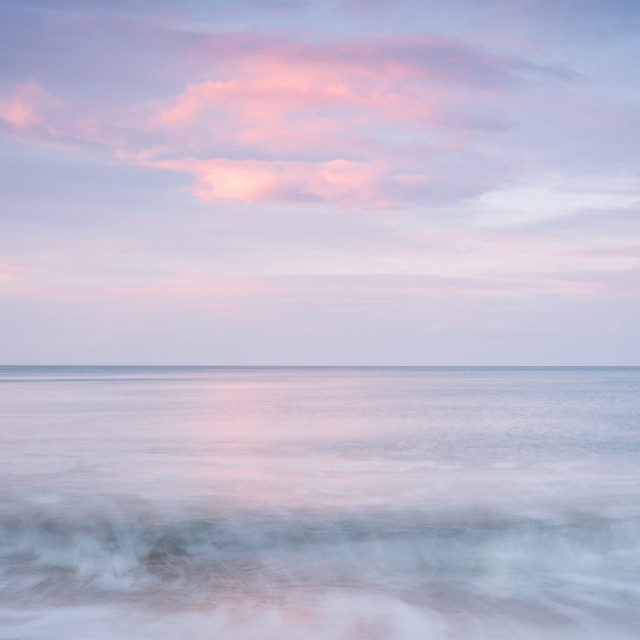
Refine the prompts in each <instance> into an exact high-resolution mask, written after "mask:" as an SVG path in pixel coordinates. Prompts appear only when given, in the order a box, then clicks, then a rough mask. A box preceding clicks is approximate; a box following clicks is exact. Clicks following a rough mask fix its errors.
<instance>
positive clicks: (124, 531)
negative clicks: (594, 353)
mask: <svg viewBox="0 0 640 640" xmlns="http://www.w3.org/2000/svg"><path fill="white" fill-rule="evenodd" d="M639 391H640V368H224V367H222V368H205V367H193V368H191V367H2V368H0V411H1V412H0V639H3V640H17V639H18V638H22V639H27V638H29V639H33V640H45V639H46V640H50V639H53V638H64V639H70V640H75V638H78V639H80V638H83V639H85V638H99V639H104V640H107V639H112V638H120V637H123V636H124V637H127V638H131V639H137V638H140V639H146V638H151V637H156V636H158V635H161V636H162V637H163V638H169V639H173V638H175V639H178V638H180V639H183V638H189V639H191V638H193V639H194V640H199V639H200V638H215V639H229V640H231V639H233V640H236V639H243V638H247V639H248V638H274V639H275V638H278V639H288V638H291V639H294V638H295V639H306V638H314V639H315V638H318V639H325V638H327V639H328V638H331V639H342V638H344V639H345V640H350V639H357V638H373V639H374V640H375V639H383V638H389V639H391V638H393V639H399V640H404V639H407V640H413V639H414V638H416V639H417V638H420V639H424V638H433V639H441V638H442V639H444V638H451V639H462V638H464V639H475V638H492V639H497V640H501V639H503V638H504V639H512V638H550V639H552V640H554V639H560V638H562V639H565V638H598V639H600V638H611V639H614V640H615V639H627V638H637V637H638V635H637V629H639V628H640V492H639V491H638V487H639V486H640V484H639V480H640V464H639V462H640V393H639Z"/></svg>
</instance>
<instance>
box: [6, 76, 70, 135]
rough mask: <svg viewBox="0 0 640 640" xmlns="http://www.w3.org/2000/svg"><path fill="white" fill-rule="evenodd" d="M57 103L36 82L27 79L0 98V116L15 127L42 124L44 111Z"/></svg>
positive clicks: (25, 127) (22, 127)
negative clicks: (7, 94) (9, 93)
mask: <svg viewBox="0 0 640 640" xmlns="http://www.w3.org/2000/svg"><path fill="white" fill-rule="evenodd" d="M58 104H59V101H58V100H56V99H55V98H54V97H53V96H52V95H51V94H50V93H49V92H48V91H45V90H44V89H43V88H42V87H41V86H40V85H39V84H38V83H37V82H34V81H33V80H29V81H27V82H25V83H23V84H19V85H16V86H15V88H14V90H13V94H12V95H10V96H8V97H6V98H0V118H2V119H3V120H4V121H5V122H6V123H8V124H9V125H11V126H13V127H16V128H17V129H28V128H30V127H36V126H39V125H41V124H43V122H44V120H45V112H46V111H48V110H49V109H51V108H52V107H55V106H57V105H58Z"/></svg>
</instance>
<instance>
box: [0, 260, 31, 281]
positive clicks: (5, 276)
mask: <svg viewBox="0 0 640 640" xmlns="http://www.w3.org/2000/svg"><path fill="white" fill-rule="evenodd" d="M25 270H26V267H20V266H18V265H15V264H9V263H8V262H0V282H9V281H10V280H13V279H14V278H15V276H16V274H17V273H18V272H20V271H25Z"/></svg>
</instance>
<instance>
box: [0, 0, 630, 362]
mask: <svg viewBox="0 0 640 640" xmlns="http://www.w3.org/2000/svg"><path fill="white" fill-rule="evenodd" d="M639 29H640V4H639V3H638V2H637V0H606V1H605V0H483V1H482V2H480V1H479V0H394V2H391V1H390V0H367V1H364V0H206V1H205V0H191V1H185V0H180V1H179V0H109V1H107V0H102V1H99V0H0V60H1V61H2V63H1V64H0V363H3V364H149V365H155V364H157V365H171V364H175V365H432V366H437V365H523V366H526V365H534V366H542V365H565V366H572V365H577V366H584V365H638V364H640V357H639V356H640V313H639V311H640V304H639V297H640V296H639V294H640V243H639V240H640V211H639V203H640V171H639V170H640V92H639V86H638V71H637V61H638V60H640V38H638V33H639Z"/></svg>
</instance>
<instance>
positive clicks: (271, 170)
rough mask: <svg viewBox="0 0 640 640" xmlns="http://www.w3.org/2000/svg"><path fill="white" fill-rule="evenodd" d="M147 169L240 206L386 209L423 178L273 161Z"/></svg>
mask: <svg viewBox="0 0 640 640" xmlns="http://www.w3.org/2000/svg"><path fill="white" fill-rule="evenodd" d="M142 164H144V165H146V166H152V167H158V168H161V169H169V170H173V171H182V172H186V173H191V174H193V175H194V177H195V179H196V185H195V186H194V188H193V193H194V195H195V196H196V197H198V198H200V199H201V200H215V199H221V200H237V201H240V202H247V203H255V202H277V201H288V202H314V201H315V202H334V203H338V204H340V205H341V206H367V207H384V206H388V205H390V204H392V203H391V201H390V199H389V198H390V197H392V195H393V192H394V190H398V189H400V190H405V189H406V188H409V189H411V188H414V189H415V188H416V187H417V188H424V187H425V186H426V184H427V183H428V181H427V179H426V177H425V176H423V175H419V174H418V175H402V174H394V173H393V172H392V170H391V168H390V167H389V166H387V165H385V164H382V163H372V162H352V161H348V160H343V159H337V160H330V161H327V162H291V161H282V162H277V161H274V162H271V161H260V160H227V159H224V158H213V159H210V160H196V159H193V158H189V159H186V160H164V161H143V162H142Z"/></svg>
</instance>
